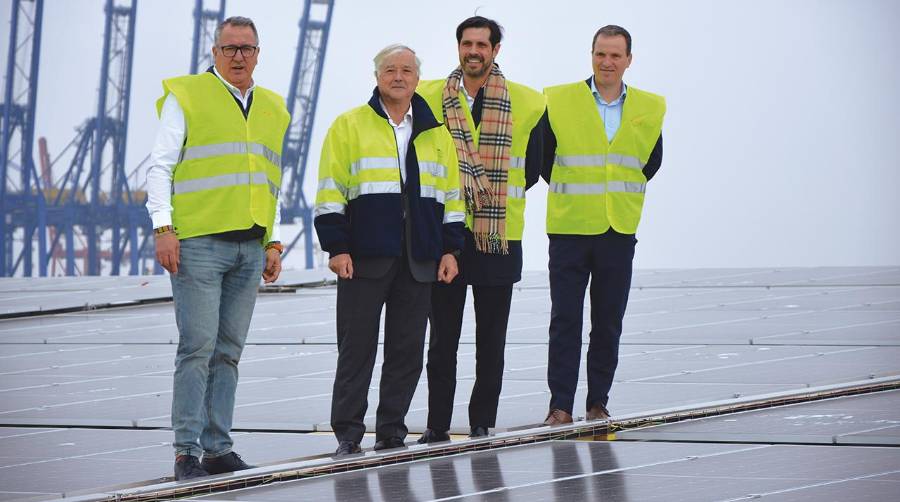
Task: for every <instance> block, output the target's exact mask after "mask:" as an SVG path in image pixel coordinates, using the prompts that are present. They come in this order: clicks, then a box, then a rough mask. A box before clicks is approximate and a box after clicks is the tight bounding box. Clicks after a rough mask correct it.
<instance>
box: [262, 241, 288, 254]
mask: <svg viewBox="0 0 900 502" xmlns="http://www.w3.org/2000/svg"><path fill="white" fill-rule="evenodd" d="M270 249H275V250H277V251H278V254H284V246H282V245H281V243H280V242H278V241H272V242H270V243H268V244H266V251H268V250H270Z"/></svg>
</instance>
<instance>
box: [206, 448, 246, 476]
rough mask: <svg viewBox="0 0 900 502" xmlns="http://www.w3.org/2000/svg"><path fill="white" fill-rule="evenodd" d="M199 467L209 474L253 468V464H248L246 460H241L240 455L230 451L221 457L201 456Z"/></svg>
mask: <svg viewBox="0 0 900 502" xmlns="http://www.w3.org/2000/svg"><path fill="white" fill-rule="evenodd" d="M200 467H202V468H203V470H204V471H206V472H208V473H210V474H222V473H223V472H235V471H243V470H244V469H253V468H254V467H255V466H253V465H248V464H247V462H244V461H243V460H241V456H240V455H238V454H237V453H235V452H233V451H230V452H228V453H226V454H224V455H222V456H221V457H214V458H210V457H207V456H205V455H204V456H203V462H201V463H200Z"/></svg>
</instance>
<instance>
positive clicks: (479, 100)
mask: <svg viewBox="0 0 900 502" xmlns="http://www.w3.org/2000/svg"><path fill="white" fill-rule="evenodd" d="M501 38H502V32H501V28H500V25H498V24H497V22H496V21H493V20H491V19H487V18H484V17H481V16H475V17H471V18H469V19H466V20H465V21H463V22H462V23H460V25H459V26H458V27H457V28H456V41H457V44H458V45H457V49H458V51H459V64H460V65H459V66H458V67H457V68H456V69H454V70H453V72H452V73H450V75H449V77H448V78H446V79H442V80H432V81H426V82H421V83H420V84H419V88H418V93H419V94H420V95H421V96H422V97H424V98H425V100H426V101H427V102H428V104H429V106H431V108H432V110H433V111H434V115H435V116H436V117H443V119H444V123H445V125H446V126H447V128H448V129H449V130H450V133H451V136H452V137H453V141H454V143H455V145H456V152H457V156H458V157H459V171H460V188H461V190H462V192H463V194H464V196H465V202H466V245H465V247H464V248H463V251H462V254H461V256H460V259H459V260H458V262H459V276H457V278H456V279H455V280H454V281H453V282H451V283H450V284H437V283H435V284H434V286H433V290H432V298H431V315H430V317H429V319H430V321H431V335H430V340H429V347H428V365H427V372H428V428H427V429H426V430H425V433H424V434H422V437H421V438H419V443H431V442H436V441H447V440H449V439H450V437H449V435H448V431H449V429H450V421H451V417H452V414H453V397H454V394H455V392H456V353H457V349H458V347H459V338H460V332H461V330H462V318H463V309H464V307H465V303H466V292H467V289H468V286H469V285H471V286H472V293H473V296H474V303H475V325H476V327H475V343H476V345H475V350H476V361H477V362H476V368H475V386H474V388H473V389H472V397H471V399H470V401H469V426H470V432H471V434H470V436H471V437H480V436H486V435H487V434H488V430H489V429H490V428H491V427H494V426H495V421H496V418H497V402H498V399H499V397H500V389H501V385H502V377H503V363H504V358H503V356H504V350H505V346H506V326H507V321H508V320H509V309H510V302H511V301H512V285H513V284H514V283H516V282H518V281H519V280H520V279H521V275H522V232H523V229H524V213H525V191H526V190H527V189H528V188H529V187H531V186H532V185H534V184H535V183H536V182H537V180H538V179H539V177H540V159H541V157H542V148H541V144H542V143H541V141H542V138H543V135H542V134H541V133H540V132H539V131H538V127H537V124H538V123H539V122H540V119H541V117H542V116H543V115H544V112H545V105H544V97H543V96H542V95H541V94H540V93H538V92H537V91H535V90H533V89H530V88H528V87H525V86H523V85H520V84H516V83H513V82H510V81H509V80H506V79H505V78H504V76H503V73H501V72H500V67H499V65H497V64H496V63H495V62H494V59H495V58H496V57H497V53H498V52H499V51H500V39H501Z"/></svg>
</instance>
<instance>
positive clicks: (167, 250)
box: [156, 232, 181, 274]
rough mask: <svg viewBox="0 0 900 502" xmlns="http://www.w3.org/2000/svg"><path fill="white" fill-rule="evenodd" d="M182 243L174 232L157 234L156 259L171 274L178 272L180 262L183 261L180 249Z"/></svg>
mask: <svg viewBox="0 0 900 502" xmlns="http://www.w3.org/2000/svg"><path fill="white" fill-rule="evenodd" d="M180 248H181V244H180V243H179V242H178V236H177V235H175V233H174V232H169V233H166V234H160V235H157V236H156V261H158V262H159V264H160V265H162V267H163V268H164V269H166V270H168V271H169V273H170V274H177V273H178V264H179V263H180V262H181V259H180V258H179V255H178V251H179V249H180Z"/></svg>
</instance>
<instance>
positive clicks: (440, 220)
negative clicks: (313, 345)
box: [315, 44, 465, 456]
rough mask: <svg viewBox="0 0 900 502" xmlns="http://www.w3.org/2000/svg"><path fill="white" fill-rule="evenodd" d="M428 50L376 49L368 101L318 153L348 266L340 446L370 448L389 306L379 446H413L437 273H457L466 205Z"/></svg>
mask: <svg viewBox="0 0 900 502" xmlns="http://www.w3.org/2000/svg"><path fill="white" fill-rule="evenodd" d="M419 67H420V61H419V59H418V58H417V57H416V55H415V52H414V51H413V50H412V49H410V48H409V47H406V46H404V45H399V44H397V45H390V46H388V47H385V48H384V49H382V50H381V51H380V52H379V53H378V54H377V55H376V56H375V78H376V81H377V87H376V88H375V90H374V92H373V94H372V97H371V99H369V102H368V103H367V104H365V105H363V106H360V107H357V108H354V109H352V110H350V111H347V112H345V113H344V114H342V115H340V116H339V117H338V118H337V119H336V120H335V121H334V123H333V124H332V125H331V128H330V129H329V131H328V135H327V136H326V138H325V142H324V144H323V146H322V157H321V161H320V162H319V190H318V194H317V196H316V215H315V226H316V232H317V234H318V236H319V242H320V244H321V246H322V249H323V250H325V251H327V252H328V253H329V256H330V259H329V261H328V267H329V268H330V269H331V270H332V271H333V272H334V273H335V274H337V275H338V292H337V345H338V362H337V372H336V375H335V380H334V390H333V393H332V401H331V427H332V429H333V430H334V434H335V436H336V437H337V440H338V442H339V446H338V449H337V451H336V452H335V455H337V456H342V455H349V454H354V453H359V452H360V451H361V449H360V442H361V441H362V438H363V434H364V433H365V429H366V426H365V424H364V422H363V419H364V417H365V414H366V409H367V408H368V393H369V384H370V383H371V380H372V370H373V368H374V366H375V355H376V352H377V350H378V333H379V324H380V319H381V311H382V309H383V308H384V307H385V305H386V306H387V311H386V314H385V322H384V362H383V364H382V367H381V384H380V385H379V403H378V411H377V413H376V425H375V441H376V442H375V449H376V450H382V449H387V448H399V447H403V446H404V439H405V438H406V435H407V432H408V431H407V428H406V424H405V423H404V420H405V417H406V413H407V411H408V410H409V403H410V401H411V400H412V397H413V394H414V393H415V389H416V384H417V382H418V380H419V376H420V374H421V373H422V359H423V350H424V345H425V327H426V322H427V317H428V309H429V305H430V301H431V284H432V283H433V282H435V281H441V282H444V283H450V282H451V281H452V280H453V278H454V277H455V276H456V274H457V264H456V256H457V255H458V254H459V250H460V249H461V248H462V245H463V228H464V220H465V208H464V206H463V201H462V199H461V198H460V193H459V168H458V165H457V164H458V163H457V155H456V149H455V146H454V144H453V139H452V138H451V137H450V133H449V132H448V131H447V129H446V128H445V127H442V124H441V123H440V122H438V120H437V119H436V118H435V117H434V115H433V113H432V112H431V109H430V108H429V106H428V104H427V103H426V102H425V100H424V99H422V98H421V97H420V96H419V95H418V94H416V93H415V89H416V85H417V84H418V83H419Z"/></svg>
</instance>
